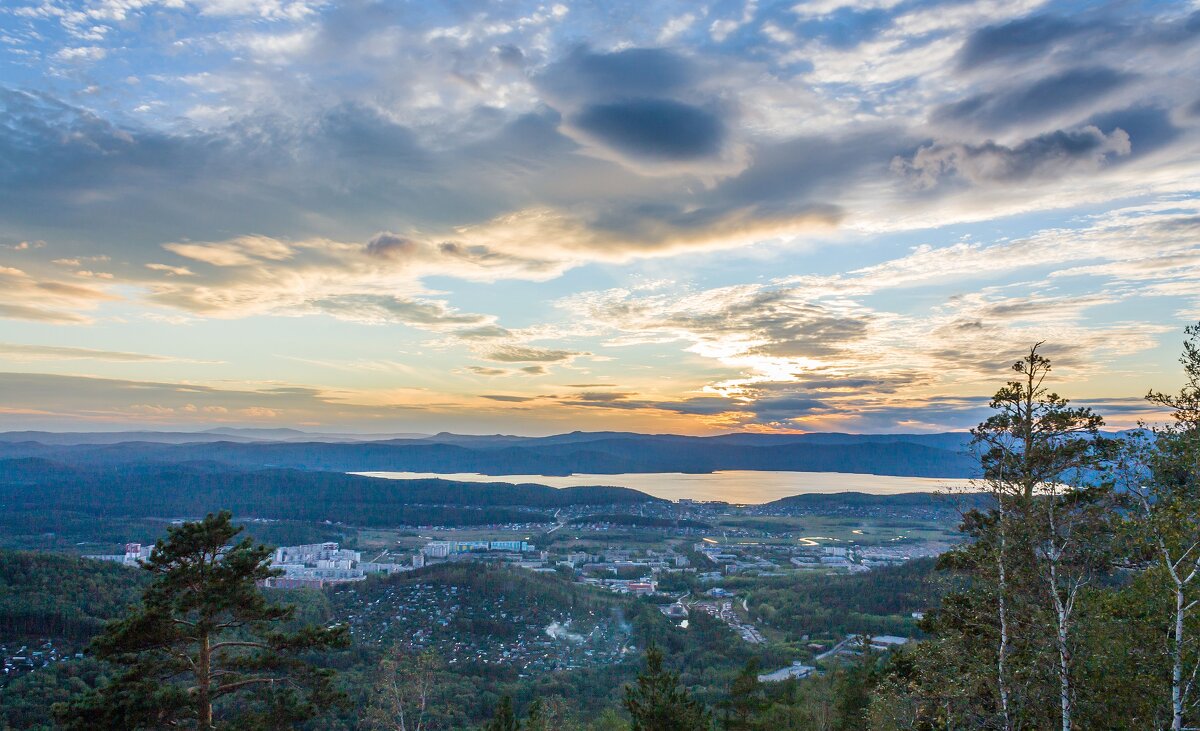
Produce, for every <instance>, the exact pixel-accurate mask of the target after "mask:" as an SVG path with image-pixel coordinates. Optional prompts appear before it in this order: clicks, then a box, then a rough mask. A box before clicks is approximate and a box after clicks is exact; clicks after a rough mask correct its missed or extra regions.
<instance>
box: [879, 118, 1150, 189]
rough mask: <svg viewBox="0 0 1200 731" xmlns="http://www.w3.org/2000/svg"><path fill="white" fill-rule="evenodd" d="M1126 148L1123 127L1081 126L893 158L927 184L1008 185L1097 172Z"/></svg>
mask: <svg viewBox="0 0 1200 731" xmlns="http://www.w3.org/2000/svg"><path fill="white" fill-rule="evenodd" d="M1129 151H1130V144H1129V135H1127V134H1126V133H1125V131H1124V130H1121V129H1115V130H1113V131H1112V132H1111V133H1109V134H1107V135H1106V134H1104V133H1103V132H1101V131H1100V130H1099V129H1097V128H1095V127H1084V128H1082V129H1077V130H1058V131H1055V132H1051V133H1049V134H1044V135H1038V136H1037V137H1032V138H1030V139H1027V140H1025V141H1024V142H1021V143H1020V144H1018V145H1015V146H1012V147H1009V146H1006V145H1001V144H999V143H996V142H992V141H990V140H989V141H987V142H984V143H982V144H978V145H967V144H934V145H929V146H926V147H922V148H921V149H919V150H917V152H916V153H915V154H914V155H913V157H912V159H911V160H907V159H904V158H900V157H897V158H896V159H895V160H893V163H892V169H893V170H894V171H895V172H898V173H900V174H902V175H905V176H907V177H909V178H910V179H911V180H913V181H914V182H916V183H917V184H919V185H920V186H921V187H926V188H930V187H934V186H936V185H939V184H940V183H942V182H944V181H945V180H946V179H956V178H957V179H961V180H965V181H968V182H971V183H1012V182H1018V181H1022V180H1028V179H1030V178H1052V177H1056V176H1059V175H1063V174H1065V173H1067V172H1071V171H1073V170H1074V171H1077V170H1079V169H1084V170H1095V169H1098V168H1099V167H1102V166H1103V165H1105V164H1107V163H1109V162H1111V161H1112V160H1113V159H1114V158H1116V157H1120V156H1124V155H1128V154H1129Z"/></svg>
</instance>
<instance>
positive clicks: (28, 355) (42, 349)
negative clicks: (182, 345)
mask: <svg viewBox="0 0 1200 731" xmlns="http://www.w3.org/2000/svg"><path fill="white" fill-rule="evenodd" d="M0 357H3V358H8V359H9V360H17V361H26V360H81V359H82V360H103V361H112V362H117V363H169V362H177V361H181V360H182V361H186V362H193V363H194V362H198V361H191V360H188V359H186V358H182V359H181V358H173V357H171V356H166V355H152V354H148V353H129V352H124V351H118V350H97V349H94V348H77V347H74V346H65V345H32V344H24V343H0Z"/></svg>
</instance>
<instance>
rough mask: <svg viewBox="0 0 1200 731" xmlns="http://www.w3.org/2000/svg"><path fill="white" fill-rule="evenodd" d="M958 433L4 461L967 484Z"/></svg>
mask: <svg viewBox="0 0 1200 731" xmlns="http://www.w3.org/2000/svg"><path fill="white" fill-rule="evenodd" d="M968 441H969V435H968V434H966V433H965V432H949V433H941V434H837V433H821V434H725V435H720V436H712V437H692V436H678V435H672V434H636V433H630V432H571V433H568V434H558V435H554V436H548V437H520V436H509V435H499V434H497V435H462V434H447V433H443V434H436V435H416V436H414V435H401V436H397V435H378V434H377V435H351V434H310V433H306V432H301V431H296V430H291V429H267V430H257V429H219V430H212V431H205V432H107V433H94V432H76V433H52V432H7V433H4V434H0V459H3V458H26V457H37V458H42V459H48V460H53V461H55V462H59V463H63V464H77V465H90V466H104V465H120V464H127V463H146V462H151V463H154V462H167V463H182V462H215V463H220V464H224V465H230V466H236V467H241V468H267V467H271V468H276V467H279V468H293V469H301V470H323V471H339V472H349V471H396V472H434V473H454V472H478V473H482V474H488V475H507V474H527V475H568V474H574V473H592V474H620V473H636V472H686V473H706V472H712V471H716V470H765V471H781V470H787V471H805V472H846V473H860V474H877V475H896V476H909V477H941V478H953V477H970V476H972V475H973V474H974V471H975V469H976V462H975V461H974V460H973V459H972V458H971V457H970V455H969V454H967V452H966V446H967V443H968Z"/></svg>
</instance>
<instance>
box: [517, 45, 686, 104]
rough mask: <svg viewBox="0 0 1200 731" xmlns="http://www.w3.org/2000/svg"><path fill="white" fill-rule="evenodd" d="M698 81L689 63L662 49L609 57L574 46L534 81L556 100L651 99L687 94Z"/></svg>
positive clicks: (625, 51)
mask: <svg viewBox="0 0 1200 731" xmlns="http://www.w3.org/2000/svg"><path fill="white" fill-rule="evenodd" d="M698 80H699V74H698V70H697V69H696V68H695V65H694V64H693V63H692V62H691V61H689V60H688V59H686V58H684V57H683V56H680V55H679V54H677V53H675V52H673V51H670V50H668V49H665V48H625V49H621V50H619V51H614V52H611V53H603V52H596V51H594V50H592V49H591V48H589V47H587V46H577V47H575V48H574V49H572V50H571V51H570V52H569V53H567V54H566V55H565V56H564V57H563V58H562V59H560V60H558V61H557V62H555V63H553V64H551V65H550V66H548V67H547V68H546V69H545V70H544V71H542V72H541V73H540V74H538V75H537V77H535V79H534V81H535V83H536V84H537V85H538V87H539V88H540V89H541V90H542V91H543V92H544V93H546V94H549V95H551V96H553V97H555V98H557V99H564V100H566V99H570V100H590V99H596V98H612V99H619V98H652V97H661V96H664V95H670V94H674V93H677V92H680V91H685V90H687V89H688V88H689V87H690V86H691V85H693V84H694V83H695V82H697V81H698Z"/></svg>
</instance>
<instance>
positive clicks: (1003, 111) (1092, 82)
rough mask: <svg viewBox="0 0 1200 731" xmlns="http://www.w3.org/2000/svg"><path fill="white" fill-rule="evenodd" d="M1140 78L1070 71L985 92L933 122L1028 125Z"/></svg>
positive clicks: (1100, 69) (1100, 70) (939, 113)
mask: <svg viewBox="0 0 1200 731" xmlns="http://www.w3.org/2000/svg"><path fill="white" fill-rule="evenodd" d="M1136 78H1137V77H1136V76H1134V75H1133V74H1128V73H1124V72H1121V71H1116V70H1114V69H1111V68H1107V67H1104V66H1094V67H1087V68H1074V69H1068V70H1066V71H1061V72H1059V73H1056V74H1053V75H1051V76H1047V77H1045V78H1042V79H1039V80H1037V81H1035V82H1033V83H1031V84H1028V85H1026V86H1021V87H1017V88H1011V89H1007V90H1004V91H999V92H985V93H983V94H977V95H975V96H972V97H970V98H967V99H964V100H963V101H960V102H955V103H954V104H949V105H946V106H943V107H940V108H938V109H936V110H934V112H933V119H934V120H935V121H937V122H941V123H947V122H949V123H956V124H962V123H965V124H970V125H973V126H976V127H979V128H980V129H1000V128H1003V127H1006V126H1008V125H1011V124H1015V123H1022V124H1028V123H1030V122H1035V121H1038V120H1041V119H1045V118H1047V117H1049V116H1051V115H1054V114H1058V113H1060V112H1066V111H1070V110H1072V109H1077V108H1080V107H1083V106H1085V105H1087V104H1089V103H1093V102H1096V101H1097V100H1099V99H1101V98H1102V97H1104V96H1105V95H1106V94H1108V93H1110V92H1112V91H1115V90H1117V89H1119V88H1121V87H1123V86H1125V85H1126V84H1129V83H1130V82H1132V81H1133V80H1135V79H1136Z"/></svg>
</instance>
